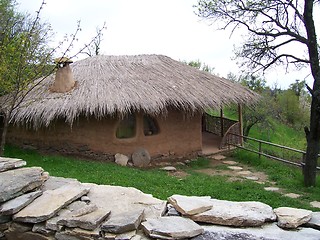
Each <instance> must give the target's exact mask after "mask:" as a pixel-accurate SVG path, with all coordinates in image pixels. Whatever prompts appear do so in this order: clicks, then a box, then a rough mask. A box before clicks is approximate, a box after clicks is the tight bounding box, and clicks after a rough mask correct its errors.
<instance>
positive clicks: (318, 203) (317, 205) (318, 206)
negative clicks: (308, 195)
mask: <svg viewBox="0 0 320 240" xmlns="http://www.w3.org/2000/svg"><path fill="white" fill-rule="evenodd" d="M310 205H311V206H312V207H314V208H320V202H317V201H313V202H311V203H310Z"/></svg>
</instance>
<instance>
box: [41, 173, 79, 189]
mask: <svg viewBox="0 0 320 240" xmlns="http://www.w3.org/2000/svg"><path fill="white" fill-rule="evenodd" d="M72 183H73V184H80V182H79V181H78V180H77V179H73V178H63V177H53V176H50V177H49V178H48V180H47V181H45V182H44V184H43V185H42V186H41V190H42V191H43V192H44V191H47V190H55V189H57V188H60V187H61V186H64V185H68V184H72Z"/></svg>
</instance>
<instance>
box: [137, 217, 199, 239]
mask: <svg viewBox="0 0 320 240" xmlns="http://www.w3.org/2000/svg"><path fill="white" fill-rule="evenodd" d="M141 225H142V229H143V230H144V232H145V233H146V234H147V235H148V236H150V237H152V238H160V239H186V238H191V237H195V236H197V235H199V234H202V233H203V228H202V227H201V226H199V225H198V224H196V223H195V222H193V221H192V220H190V219H187V218H183V217H160V218H149V219H147V221H145V222H143V223H142V224H141Z"/></svg>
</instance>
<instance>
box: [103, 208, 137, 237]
mask: <svg viewBox="0 0 320 240" xmlns="http://www.w3.org/2000/svg"><path fill="white" fill-rule="evenodd" d="M142 218H143V210H138V211H130V212H126V213H123V214H120V215H116V216H114V215H113V214H112V215H111V217H110V219H109V220H107V221H106V222H105V223H103V224H102V225H101V230H103V231H105V232H109V233H117V234H118V233H124V232H129V231H133V230H137V229H138V227H139V225H140V223H141V220H142Z"/></svg>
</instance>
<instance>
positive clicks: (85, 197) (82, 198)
mask: <svg viewBox="0 0 320 240" xmlns="http://www.w3.org/2000/svg"><path fill="white" fill-rule="evenodd" d="M81 201H82V202H85V203H90V202H91V200H90V198H89V197H88V196H82V197H81Z"/></svg>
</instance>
